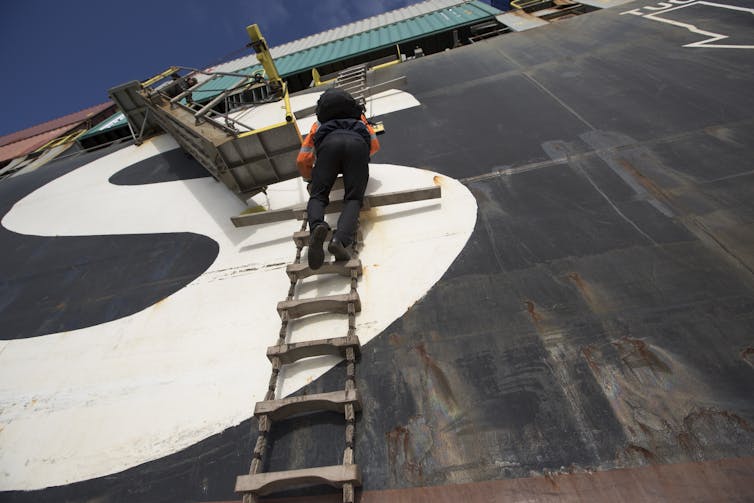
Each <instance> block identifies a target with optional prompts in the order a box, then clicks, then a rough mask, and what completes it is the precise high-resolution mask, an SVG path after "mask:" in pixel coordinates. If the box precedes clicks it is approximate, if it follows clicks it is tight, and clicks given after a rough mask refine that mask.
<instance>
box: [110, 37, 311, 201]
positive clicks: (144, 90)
mask: <svg viewBox="0 0 754 503" xmlns="http://www.w3.org/2000/svg"><path fill="white" fill-rule="evenodd" d="M247 30H248V32H249V35H250V36H251V38H252V43H251V44H250V45H251V46H252V47H253V48H254V50H255V51H263V53H262V54H260V53H259V52H258V53H257V58H258V59H259V61H260V62H261V63H262V65H263V67H264V69H265V73H266V74H267V78H266V79H265V78H263V77H262V76H261V73H256V74H251V75H247V74H243V73H229V72H209V71H200V70H196V69H193V68H187V67H178V66H174V67H170V68H169V69H168V70H166V71H165V72H162V73H161V74H158V75H156V76H155V77H152V78H150V79H148V80H146V81H144V82H139V81H132V82H128V83H126V84H123V85H120V86H116V87H114V88H112V89H110V90H109V91H108V92H109V94H110V97H111V98H112V100H113V101H114V102H115V103H116V104H117V105H118V107H119V108H120V110H121V111H122V112H123V114H124V115H125V117H126V119H127V120H128V124H129V128H130V129H131V134H132V135H133V137H134V139H135V141H136V143H137V144H139V143H141V141H142V139H143V138H144V137H145V136H146V135H149V134H154V133H157V132H160V131H165V132H167V133H169V134H170V135H172V136H173V138H174V139H175V140H176V142H178V144H179V145H180V146H181V147H183V148H184V150H186V151H187V152H188V153H189V154H191V155H192V156H193V157H194V158H195V159H196V160H197V161H198V162H199V163H200V164H201V165H202V166H204V168H205V169H206V170H207V171H208V172H209V173H210V174H211V175H212V176H213V177H214V178H215V179H216V180H218V181H221V182H223V183H224V184H225V185H226V186H227V187H228V188H229V189H230V190H231V191H232V192H233V193H234V194H235V195H236V196H238V197H239V198H240V199H241V200H242V201H244V202H245V201H247V200H248V199H249V198H250V197H252V196H254V195H255V194H257V193H259V192H263V191H264V190H265V189H266V187H267V186H268V185H270V184H273V183H277V182H282V181H285V180H290V179H292V178H295V177H297V176H299V173H298V168H297V166H296V155H297V153H298V150H299V148H300V147H301V133H300V132H299V129H298V125H297V124H296V118H295V116H294V114H293V113H292V111H291V105H290V100H289V96H288V88H287V86H286V85H285V83H283V82H282V80H281V79H280V76H279V74H278V73H277V69H276V68H275V66H274V62H273V61H272V58H271V57H270V56H269V51H268V49H267V45H266V43H265V42H264V39H263V38H261V35H260V34H259V30H258V28H256V25H252V26H250V27H249V28H248V29H247ZM185 70H188V71H189V72H190V73H189V74H187V75H184V76H180V75H179V74H178V72H179V71H185ZM197 73H202V74H205V75H210V80H212V79H215V78H218V77H219V76H232V77H238V78H239V81H238V82H236V83H235V84H233V85H232V86H230V87H229V88H227V89H224V90H223V91H222V92H220V93H219V94H218V95H216V96H215V97H213V98H212V99H211V100H210V101H209V102H208V103H205V104H198V103H195V102H194V101H193V99H192V94H193V93H194V92H195V91H196V90H198V89H199V86H201V85H204V84H206V82H207V81H205V82H203V83H201V84H200V83H199V82H198V81H195V80H197V79H193V75H195V74H197ZM168 78H170V79H172V80H170V81H167V82H165V80H166V79H168ZM192 79H193V80H192ZM254 86H266V87H267V90H268V93H267V94H268V95H269V96H270V98H269V99H266V100H265V102H264V103H260V104H259V106H268V107H271V108H272V110H268V112H270V111H271V112H272V116H273V117H272V118H271V119H270V121H269V123H267V124H264V125H263V126H258V127H256V128H254V127H251V126H249V125H248V124H244V123H243V122H242V121H241V120H239V119H238V118H237V117H233V116H232V115H231V114H230V113H229V112H228V108H227V106H226V111H225V113H219V112H217V111H216V110H215V108H216V107H217V106H218V105H220V103H221V102H223V100H227V99H228V98H229V97H230V96H232V95H233V94H234V93H238V92H239V91H241V90H244V89H247V88H252V87H254ZM275 102H277V103H281V104H282V105H283V106H282V107H281V106H279V105H277V106H276V105H275ZM226 105H227V103H226Z"/></svg>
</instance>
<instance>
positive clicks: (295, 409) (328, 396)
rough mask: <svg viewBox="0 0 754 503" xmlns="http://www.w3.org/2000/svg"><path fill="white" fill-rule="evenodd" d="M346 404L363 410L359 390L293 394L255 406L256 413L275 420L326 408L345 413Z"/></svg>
mask: <svg viewBox="0 0 754 503" xmlns="http://www.w3.org/2000/svg"><path fill="white" fill-rule="evenodd" d="M346 405H353V406H354V409H355V410H356V411H358V410H361V396H360V395H359V390H356V389H344V390H340V391H332V392H330V393H317V394H315V395H302V396H291V397H288V398H281V399H280V400H265V401H262V402H257V404H256V406H255V407H254V415H255V416H267V417H268V418H269V419H270V420H271V421H273V422H274V421H282V420H283V419H286V418H289V417H291V416H296V415H298V414H307V413H311V412H320V411H325V410H327V411H332V412H340V413H345V410H346Z"/></svg>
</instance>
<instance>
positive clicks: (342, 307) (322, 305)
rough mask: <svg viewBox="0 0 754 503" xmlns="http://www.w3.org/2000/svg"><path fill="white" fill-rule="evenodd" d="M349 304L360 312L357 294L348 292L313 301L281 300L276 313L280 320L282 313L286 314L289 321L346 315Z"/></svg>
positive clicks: (359, 301) (317, 298)
mask: <svg viewBox="0 0 754 503" xmlns="http://www.w3.org/2000/svg"><path fill="white" fill-rule="evenodd" d="M351 303H353V304H354V307H355V309H356V312H357V313H358V312H360V311H361V300H360V299H359V294H358V293H357V292H350V293H345V294H341V295H328V296H326V297H316V298H313V299H298V300H283V301H281V302H278V313H279V314H280V317H281V318H282V317H283V313H284V312H287V313H288V319H291V320H293V319H296V318H301V317H302V316H307V315H309V314H317V313H339V314H348V305H349V304H351Z"/></svg>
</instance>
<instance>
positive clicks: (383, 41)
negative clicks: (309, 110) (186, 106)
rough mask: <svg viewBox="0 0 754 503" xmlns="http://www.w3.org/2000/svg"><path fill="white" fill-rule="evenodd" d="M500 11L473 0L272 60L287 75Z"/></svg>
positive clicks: (223, 81) (207, 92)
mask: <svg viewBox="0 0 754 503" xmlns="http://www.w3.org/2000/svg"><path fill="white" fill-rule="evenodd" d="M500 13H501V12H500V11H498V10H497V9H495V8H494V7H491V6H490V5H487V4H483V3H481V2H479V1H476V0H475V1H473V2H469V3H464V4H460V5H456V6H454V7H449V8H446V9H441V10H438V11H434V12H430V13H428V14H424V15H422V16H418V17H415V18H411V19H406V20H403V21H399V22H397V23H393V24H389V25H387V26H382V27H380V28H376V29H374V30H370V31H366V32H363V33H359V34H356V35H351V36H348V37H345V38H342V39H339V40H335V41H333V42H329V43H327V44H323V45H319V46H317V47H312V48H311V49H306V50H303V51H299V52H296V53H294V54H289V55H287V56H282V57H280V58H277V59H276V60H275V65H276V66H277V69H278V73H280V76H281V77H287V76H289V75H293V74H296V73H299V72H302V71H305V70H309V69H311V68H314V67H317V66H322V65H326V64H329V63H334V62H336V61H340V60H343V59H347V58H351V57H354V56H359V55H360V54H364V53H366V52H370V51H375V50H379V49H382V48H385V47H389V46H391V45H395V44H399V43H402V42H407V41H409V40H413V39H417V38H421V37H425V36H428V35H432V34H434V33H438V32H443V31H447V30H450V29H453V28H457V27H459V26H464V25H468V24H471V23H475V22H478V21H481V20H483V19H488V18H490V17H492V16H495V15H497V14H500ZM257 71H262V66H261V65H254V66H251V67H249V68H244V69H243V70H239V71H237V72H235V73H243V74H245V75H250V74H252V73H254V72H257ZM239 80H240V79H239V78H237V77H220V78H217V79H214V80H212V81H209V82H207V83H206V84H204V86H202V87H200V88H199V90H197V91H196V92H194V96H193V97H194V100H195V101H202V100H205V99H209V98H211V97H212V96H215V95H217V94H219V93H221V92H222V91H223V90H225V89H227V88H229V87H231V86H233V85H234V84H235V83H237V82H238V81H239Z"/></svg>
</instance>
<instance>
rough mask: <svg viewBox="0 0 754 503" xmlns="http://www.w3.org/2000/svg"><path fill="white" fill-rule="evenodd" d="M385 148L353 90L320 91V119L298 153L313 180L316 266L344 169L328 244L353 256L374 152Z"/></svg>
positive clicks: (343, 256)
mask: <svg viewBox="0 0 754 503" xmlns="http://www.w3.org/2000/svg"><path fill="white" fill-rule="evenodd" d="M379 148H380V143H379V141H378V140H377V135H376V134H375V132H374V130H373V129H372V126H370V125H369V123H368V122H367V119H366V117H365V116H364V115H363V109H362V107H361V105H359V104H358V103H357V101H356V100H355V99H354V98H353V97H352V96H351V95H350V94H349V93H348V92H346V91H343V90H342V89H336V88H332V89H328V90H327V91H325V92H324V93H323V94H322V96H320V98H319V100H318V101H317V122H315V123H314V124H312V127H311V129H310V131H309V135H308V136H307V137H306V139H305V140H304V143H303V144H302V146H301V150H300V151H299V154H298V158H297V159H296V163H297V164H298V168H299V172H300V173H301V176H302V177H303V178H304V180H307V181H310V182H311V185H310V198H309V203H308V204H307V208H306V211H307V215H308V221H309V232H310V238H309V253H308V262H309V267H310V268H311V269H312V270H317V269H319V268H320V267H322V264H323V262H324V258H325V253H324V249H323V245H324V241H325V238H326V237H327V233H328V231H329V230H330V227H329V225H328V224H327V223H326V222H325V208H326V207H327V205H328V204H329V203H330V191H331V190H332V187H333V184H334V183H335V179H336V178H337V177H338V175H339V174H342V175H343V185H344V188H345V194H344V196H343V203H344V204H343V211H342V212H341V214H340V217H339V218H338V227H337V229H336V230H335V232H334V233H333V237H332V240H331V241H330V243H329V245H328V247H327V248H328V250H329V251H330V253H332V254H333V256H334V257H335V260H337V261H341V260H349V259H350V258H351V252H350V251H349V247H350V246H351V244H352V243H353V240H354V234H355V232H356V226H357V222H358V218H359V211H360V210H361V206H362V203H363V200H364V192H365V191H366V188H367V182H368V181H369V158H370V156H371V155H373V154H374V153H375V152H377V151H378V150H379ZM315 161H316V166H315Z"/></svg>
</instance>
